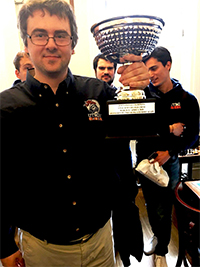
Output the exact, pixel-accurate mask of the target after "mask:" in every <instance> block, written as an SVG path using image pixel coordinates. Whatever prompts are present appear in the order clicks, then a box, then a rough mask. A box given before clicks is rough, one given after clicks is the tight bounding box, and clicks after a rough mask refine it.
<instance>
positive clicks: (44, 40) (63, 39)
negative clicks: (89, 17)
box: [26, 31, 72, 46]
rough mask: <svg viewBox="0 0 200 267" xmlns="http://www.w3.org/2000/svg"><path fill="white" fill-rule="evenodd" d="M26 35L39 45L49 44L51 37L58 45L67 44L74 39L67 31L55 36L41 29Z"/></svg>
mask: <svg viewBox="0 0 200 267" xmlns="http://www.w3.org/2000/svg"><path fill="white" fill-rule="evenodd" d="M26 35H27V37H28V38H29V39H30V40H31V42H32V43H33V44H34V45H38V46H45V45H47V44H48V42H49V39H50V38H52V39H53V40H54V42H55V44H56V45H58V46H67V45H69V44H70V43H71V41H72V36H70V35H69V34H68V33H67V32H58V33H55V34H54V36H53V37H49V36H48V34H47V33H45V32H40V31H38V32H37V31H36V32H33V33H32V34H31V35H29V34H26Z"/></svg>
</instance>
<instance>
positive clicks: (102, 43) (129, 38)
mask: <svg viewBox="0 0 200 267" xmlns="http://www.w3.org/2000/svg"><path fill="white" fill-rule="evenodd" d="M163 26H164V21H163V20H162V19H161V18H158V17H154V16H146V15H131V16H121V17H115V18H111V19H107V20H104V21H101V22H99V23H97V24H95V25H93V26H92V27H91V32H92V33H93V36H94V38H95V41H96V44H97V46H98V48H99V50H100V51H101V52H102V53H103V54H104V55H105V56H106V57H107V59H108V60H110V61H111V62H116V63H119V64H121V62H120V58H121V57H123V56H124V55H126V54H135V55H142V56H145V55H147V54H150V53H151V52H152V51H153V49H154V48H155V46H156V45H157V42H158V39H159V36H160V33H161V31H162V28H163ZM127 64H128V62H127ZM107 106H108V120H107V123H108V127H107V128H108V129H107V130H108V132H107V136H108V137H111V138H112V137H117V138H118V137H120V138H121V137H126V138H127V137H128V138H139V137H143V136H154V135H156V129H155V127H154V123H155V109H156V105H155V99H146V96H145V94H144V91H143V90H130V88H128V87H125V88H123V89H122V90H121V92H120V93H119V94H118V95H117V99H116V100H112V101H108V102H107Z"/></svg>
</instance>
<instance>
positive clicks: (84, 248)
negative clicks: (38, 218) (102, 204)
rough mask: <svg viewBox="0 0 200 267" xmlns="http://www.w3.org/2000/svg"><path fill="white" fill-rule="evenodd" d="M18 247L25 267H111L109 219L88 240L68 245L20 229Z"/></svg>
mask: <svg viewBox="0 0 200 267" xmlns="http://www.w3.org/2000/svg"><path fill="white" fill-rule="evenodd" d="M19 246H20V249H21V251H22V255H23V257H24V260H25V263H26V267H46V266H48V267H50V266H51V267H55V266H57V267H58V266H59V267H61V266H62V267H114V266H115V263H114V252H113V241H112V229H111V225H110V220H109V221H108V222H107V223H106V225H105V226H104V227H103V228H101V229H99V231H98V232H97V233H96V234H94V235H93V237H92V238H90V239H89V240H88V241H87V242H85V243H83V244H76V245H70V246H60V245H53V244H50V243H46V242H44V241H41V240H39V239H37V238H35V237H34V236H32V235H30V234H29V233H28V232H26V231H23V230H20V231H19Z"/></svg>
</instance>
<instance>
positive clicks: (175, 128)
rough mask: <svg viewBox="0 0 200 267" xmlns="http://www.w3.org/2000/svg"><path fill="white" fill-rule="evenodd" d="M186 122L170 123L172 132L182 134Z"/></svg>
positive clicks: (177, 134)
mask: <svg viewBox="0 0 200 267" xmlns="http://www.w3.org/2000/svg"><path fill="white" fill-rule="evenodd" d="M184 126H185V124H184V123H181V122H178V123H174V124H172V125H170V133H173V134H174V135H176V136H181V134H182V133H183V131H184Z"/></svg>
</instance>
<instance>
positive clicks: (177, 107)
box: [170, 102, 181, 109]
mask: <svg viewBox="0 0 200 267" xmlns="http://www.w3.org/2000/svg"><path fill="white" fill-rule="evenodd" d="M170 109H181V103H180V102H178V103H172V104H171V108H170Z"/></svg>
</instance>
